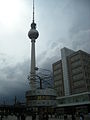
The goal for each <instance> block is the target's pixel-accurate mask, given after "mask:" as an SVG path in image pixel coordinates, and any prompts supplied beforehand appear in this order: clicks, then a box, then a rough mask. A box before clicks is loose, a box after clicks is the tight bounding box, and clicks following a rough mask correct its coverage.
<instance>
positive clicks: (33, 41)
mask: <svg viewBox="0 0 90 120" xmlns="http://www.w3.org/2000/svg"><path fill="white" fill-rule="evenodd" d="M35 66H36V59H35V39H32V40H31V72H30V83H31V84H30V86H31V89H35V88H36V85H35V80H36V71H35Z"/></svg>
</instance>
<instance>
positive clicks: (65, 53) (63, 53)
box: [61, 47, 74, 95]
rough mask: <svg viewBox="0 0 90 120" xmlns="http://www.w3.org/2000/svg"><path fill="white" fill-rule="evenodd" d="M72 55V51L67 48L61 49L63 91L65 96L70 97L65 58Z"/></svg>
mask: <svg viewBox="0 0 90 120" xmlns="http://www.w3.org/2000/svg"><path fill="white" fill-rule="evenodd" d="M72 53H74V51H73V50H70V49H68V48H65V47H64V48H62V49H61V58H62V69H63V79H64V91H65V95H70V84H69V77H68V68H67V59H66V57H67V56H69V55H70V54H72Z"/></svg>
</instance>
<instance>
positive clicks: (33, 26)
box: [28, 0, 39, 89]
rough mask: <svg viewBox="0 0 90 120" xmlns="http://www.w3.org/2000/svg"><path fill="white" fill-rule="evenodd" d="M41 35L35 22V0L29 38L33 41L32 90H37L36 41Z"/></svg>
mask: <svg viewBox="0 0 90 120" xmlns="http://www.w3.org/2000/svg"><path fill="white" fill-rule="evenodd" d="M38 36H39V33H38V31H37V30H36V23H35V22H34V0H33V21H32V23H31V29H30V31H29V32H28V37H29V38H30V39H31V71H30V79H29V80H30V88H31V89H36V73H35V67H36V60H35V40H36V39H37V38H38Z"/></svg>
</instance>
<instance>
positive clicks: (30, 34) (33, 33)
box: [28, 29, 39, 39]
mask: <svg viewBox="0 0 90 120" xmlns="http://www.w3.org/2000/svg"><path fill="white" fill-rule="evenodd" d="M38 36H39V33H38V31H37V30H36V29H30V31H29V32H28V37H29V38H30V39H37V38H38Z"/></svg>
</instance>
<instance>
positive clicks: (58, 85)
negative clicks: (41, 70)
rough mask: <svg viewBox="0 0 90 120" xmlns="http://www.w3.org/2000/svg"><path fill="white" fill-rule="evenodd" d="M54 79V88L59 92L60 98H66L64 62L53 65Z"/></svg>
mask: <svg viewBox="0 0 90 120" xmlns="http://www.w3.org/2000/svg"><path fill="white" fill-rule="evenodd" d="M53 79H54V88H55V90H56V91H57V95H58V96H64V95H65V92H64V81H63V70H62V61H61V60H59V61H57V62H56V63H54V64H53Z"/></svg>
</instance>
